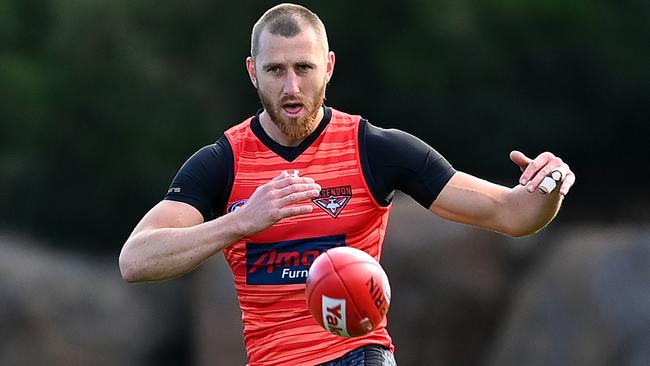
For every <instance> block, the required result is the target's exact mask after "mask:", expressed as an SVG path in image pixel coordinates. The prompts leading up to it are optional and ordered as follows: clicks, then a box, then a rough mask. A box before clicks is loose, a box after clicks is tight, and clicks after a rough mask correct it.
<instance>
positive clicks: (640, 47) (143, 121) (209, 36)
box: [0, 0, 650, 251]
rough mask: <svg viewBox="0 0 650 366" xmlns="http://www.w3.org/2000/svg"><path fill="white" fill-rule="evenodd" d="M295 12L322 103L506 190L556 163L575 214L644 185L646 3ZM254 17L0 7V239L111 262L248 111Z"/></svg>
mask: <svg viewBox="0 0 650 366" xmlns="http://www.w3.org/2000/svg"><path fill="white" fill-rule="evenodd" d="M302 3H303V4H305V5H307V6H308V7H310V8H311V9H312V10H314V11H315V12H316V13H318V14H319V15H320V16H321V18H322V19H323V20H324V22H325V24H326V26H327V28H328V33H329V40H330V46H331V48H332V49H333V50H334V51H335V52H336V53H337V64H336V72H335V76H334V78H333V79H332V82H331V84H330V86H329V88H328V102H327V103H328V104H329V105H332V106H334V107H336V108H340V109H342V110H345V111H347V112H350V113H359V114H363V115H364V116H365V117H367V118H369V119H370V121H371V122H372V123H374V124H376V125H379V126H383V127H396V128H401V129H404V130H406V131H409V132H411V133H413V134H415V135H417V136H419V137H420V138H422V139H423V140H425V141H427V142H428V143H430V144H431V145H432V146H434V147H436V148H437V149H438V150H439V151H441V152H442V153H443V154H444V155H445V156H446V157H447V158H448V159H449V160H450V161H451V162H452V163H453V164H454V165H455V166H456V167H457V168H458V169H461V170H464V171H468V172H471V173H474V174H476V175H479V176H483V177H486V178H490V179H494V180H497V181H499V182H502V183H506V184H514V182H516V178H517V171H516V168H514V166H513V165H512V164H511V163H510V162H509V161H508V158H507V156H508V153H509V151H510V150H511V149H515V148H517V149H520V150H522V151H524V152H526V153H528V154H529V155H536V154H537V153H539V152H541V151H544V150H550V151H553V152H556V153H557V154H558V155H561V156H562V157H563V158H565V160H567V161H568V162H570V163H571V164H572V166H573V168H574V170H575V171H576V173H577V175H578V182H577V185H576V187H575V190H574V192H573V193H572V197H575V198H572V201H573V202H572V205H574V206H573V207H574V208H573V211H572V212H573V217H576V218H577V217H583V218H584V217H590V218H598V216H599V215H600V214H602V213H603V212H604V211H605V210H606V209H608V208H610V209H611V210H613V211H614V212H617V213H619V214H623V215H624V214H625V208H621V207H615V205H616V204H617V202H618V204H620V202H622V201H620V200H619V198H620V196H621V195H624V194H627V195H630V196H634V195H637V197H643V196H642V195H643V184H638V183H637V184H634V183H630V182H628V179H623V178H622V177H621V178H617V179H608V175H609V174H611V172H612V171H613V170H618V171H620V172H623V173H622V175H624V176H627V172H631V174H633V177H634V178H632V179H633V180H634V181H637V182H638V181H643V179H639V178H638V177H637V176H636V175H634V174H636V172H637V171H639V168H645V171H646V173H643V172H642V177H641V178H645V177H647V163H646V160H645V159H644V158H643V156H644V155H645V151H644V149H642V146H644V145H645V144H646V143H647V140H648V136H650V134H649V133H648V132H649V131H648V122H649V118H648V116H650V103H649V101H650V97H649V96H650V68H649V67H648V64H650V42H649V41H650V39H649V38H648V35H649V34H650V2H647V1H640V0H638V1H619V2H609V1H604V0H596V1H582V0H578V1H571V2H566V1H558V0H544V1H538V0H529V1H513V0H495V1H491V2H480V1H468V0H438V1H425V0H410V1H404V2H395V1H386V2H376V1H372V2H371V1H355V2H350V1H339V0H331V1H327V2H322V1H319V2H317V1H313V2H302ZM272 5H274V3H272V2H268V1H254V2H246V3H244V2H215V1H207V0H190V1H183V2H180V1H176V2H158V1H155V2H154V1H150V0H143V1H133V2H130V1H117V0H110V1H109V0H92V1H87V0H84V1H82V0H57V1H54V0H0V47H1V48H0V123H1V124H0V126H1V127H0V185H1V186H2V193H0V205H1V207H2V213H1V214H0V225H2V226H3V227H5V228H9V229H16V230H24V231H29V232H33V233H35V234H38V235H42V236H46V237H48V238H54V239H56V241H58V242H59V243H61V244H65V245H72V246H77V247H80V248H86V249H88V250H101V251H106V250H110V251H116V250H119V248H120V247H121V244H122V243H123V241H124V240H125V239H126V237H127V236H128V234H129V232H130V230H131V229H132V228H133V226H134V225H135V224H136V223H137V221H138V219H139V218H140V217H141V216H142V215H143V214H144V213H145V212H146V211H147V210H148V209H149V208H150V207H151V206H152V205H153V204H155V203H156V202H157V201H158V200H159V199H160V198H161V197H162V196H163V194H164V193H165V192H166V188H167V185H168V184H169V182H170V180H171V179H172V177H173V176H174V174H175V172H176V171H177V169H178V168H179V167H180V165H181V164H182V163H183V161H184V160H185V159H186V158H187V157H188V156H189V155H191V154H192V153H193V152H194V151H195V150H196V149H198V148H199V147H201V146H203V145H206V144H209V143H211V142H212V141H214V140H216V139H217V138H218V137H219V136H220V135H221V133H222V132H223V131H224V130H225V129H226V128H227V127H228V126H230V125H233V124H235V123H236V122H239V121H240V120H242V119H243V118H245V117H247V116H249V115H251V114H253V113H254V112H255V111H256V110H257V108H259V101H258V100H257V95H256V93H255V91H254V89H253V88H252V87H251V85H250V82H249V80H248V77H247V75H246V72H245V68H244V59H245V57H246V56H247V55H248V49H249V42H250V30H251V28H252V25H253V23H254V22H255V21H256V20H257V18H258V17H259V16H260V15H261V14H262V12H263V11H264V10H266V9H267V8H268V7H270V6H272ZM642 170H643V169H642ZM603 193H605V195H603ZM645 198H646V201H647V197H645ZM578 208H581V209H578ZM592 208H598V209H599V210H601V209H602V210H603V212H599V211H598V210H595V211H594V210H592ZM610 216H611V215H610ZM610 216H606V218H607V219H610V218H611V217H610Z"/></svg>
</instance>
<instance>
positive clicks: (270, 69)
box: [266, 65, 281, 75]
mask: <svg viewBox="0 0 650 366" xmlns="http://www.w3.org/2000/svg"><path fill="white" fill-rule="evenodd" d="M280 71H281V69H280V66H277V65H272V66H267V67H266V72H268V73H270V74H274V75H275V74H279V73H280Z"/></svg>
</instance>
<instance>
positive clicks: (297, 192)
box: [120, 4, 575, 365]
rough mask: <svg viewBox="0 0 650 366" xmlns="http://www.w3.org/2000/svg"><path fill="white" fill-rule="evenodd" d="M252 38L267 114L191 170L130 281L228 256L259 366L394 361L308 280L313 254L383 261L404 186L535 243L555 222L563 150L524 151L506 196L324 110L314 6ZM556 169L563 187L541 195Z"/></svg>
mask: <svg viewBox="0 0 650 366" xmlns="http://www.w3.org/2000/svg"><path fill="white" fill-rule="evenodd" d="M251 38H252V39H251V56H250V57H248V58H247V59H246V68H247V70H248V74H249V76H250V79H251V82H252V83H253V85H254V86H255V88H256V89H257V91H258V94H259V96H260V100H261V102H262V105H263V107H264V109H263V110H262V111H261V112H260V113H258V114H257V115H255V116H253V117H250V118H248V119H246V120H245V121H244V122H242V123H240V124H238V125H236V126H234V127H232V128H230V129H229V130H228V131H226V132H225V134H224V135H225V136H224V137H222V138H220V139H219V140H218V141H217V142H216V143H215V144H213V145H209V146H206V147H204V148H203V149H201V150H199V151H198V152H197V153H196V154H194V155H193V156H192V157H191V158H190V159H189V160H188V161H187V162H186V163H185V164H184V165H183V167H182V168H181V169H180V171H179V172H178V174H177V175H176V177H175V178H174V181H173V182H172V185H171V188H170V190H169V192H168V194H167V196H166V197H165V199H164V200H163V201H161V202H160V203H158V204H157V205H156V206H155V207H153V208H152V209H151V211H149V212H148V213H147V214H146V215H145V216H144V217H143V218H142V220H141V221H140V223H139V224H138V225H137V226H136V228H135V230H134V231H133V233H132V234H131V236H130V237H129V238H128V240H127V241H126V243H125V244H124V248H123V249H122V253H121V255H120V269H121V271H122V275H123V277H124V278H125V279H126V280H127V281H129V282H140V281H152V280H164V279H168V278H172V277H176V276H180V275H183V274H185V273H188V272H190V271H192V270H193V269H194V268H196V267H197V266H199V265H200V264H201V263H202V262H203V261H205V260H206V259H208V258H209V257H211V256H212V255H214V254H215V253H218V252H221V251H223V253H224V256H225V258H226V260H227V261H228V263H229V265H230V267H231V269H232V271H233V277H234V280H235V286H236V288H237V295H238V298H239V303H240V306H241V309H242V313H243V321H244V338H245V344H246V349H247V353H248V358H249V364H250V365H315V364H327V365H347V364H364V365H394V364H395V361H394V358H393V355H392V351H393V349H394V347H393V344H392V342H391V338H390V336H389V335H388V333H387V331H386V328H385V324H382V325H380V326H379V327H378V328H377V329H375V330H374V331H372V332H371V333H369V334H368V335H366V336H363V337H358V338H343V337H339V336H335V335H332V334H329V333H327V332H325V331H324V330H323V329H322V328H320V327H319V326H318V325H317V324H316V322H315V321H314V320H313V319H312V318H311V316H310V314H309V312H308V310H307V308H306V304H305V299H304V287H305V286H304V283H305V276H304V273H305V269H307V268H308V267H309V265H310V264H311V262H313V259H314V258H315V255H317V254H318V253H321V252H323V251H325V250H327V249H329V248H332V247H335V246H340V245H347V246H352V247H356V248H359V249H362V250H365V251H366V252H368V253H369V254H370V255H372V256H374V257H375V258H377V259H378V260H379V259H380V255H381V249H382V242H383V238H384V232H385V228H386V223H387V219H388V214H389V209H390V202H391V198H392V194H393V192H394V190H395V189H399V190H402V191H404V192H405V193H407V194H409V195H410V196H411V197H413V198H414V199H415V200H416V201H417V202H419V203H420V204H422V205H423V206H425V207H426V208H428V209H430V210H431V211H432V212H433V213H435V214H437V215H439V216H441V217H443V218H446V219H449V220H453V221H456V222H462V223H466V224H469V225H474V226H477V227H481V228H485V229H488V230H493V231H497V232H501V233H504V234H508V235H512V236H522V235H528V234H531V233H534V232H536V231H538V230H540V229H541V228H543V227H544V226H545V225H546V224H547V223H548V222H550V221H551V220H552V219H553V217H554V216H555V215H556V213H557V211H558V209H559V207H560V203H561V201H562V197H563V196H564V195H566V194H567V193H568V191H569V188H570V187H571V185H572V184H573V182H574V179H575V178H574V175H573V173H572V172H571V171H570V170H569V168H568V166H567V165H566V164H565V163H564V162H562V160H561V159H559V158H557V157H555V156H554V155H553V154H550V153H543V154H541V155H539V156H538V157H536V158H535V159H533V160H531V159H529V158H527V157H526V156H524V155H523V154H522V153H520V152H516V151H513V152H512V153H511V155H510V158H511V159H512V160H513V162H514V163H515V164H517V165H518V166H519V167H520V168H521V169H522V171H523V174H522V176H521V179H520V182H519V183H520V184H519V185H517V186H516V187H514V188H506V187H503V186H499V185H496V184H492V183H490V182H487V181H485V180H482V179H479V178H476V177H473V176H471V175H469V174H465V173H462V172H457V171H455V170H454V169H453V168H452V167H451V165H450V164H449V163H448V162H447V161H446V160H445V159H444V158H443V157H442V156H441V155H440V154H438V152H436V151H435V150H434V149H433V148H431V147H430V146H428V145H426V144H425V143H424V142H422V141H421V140H419V139H417V138H415V137H413V136H411V135H409V134H406V133H404V132H401V131H398V130H384V129H381V128H377V127H374V126H372V125H370V124H369V123H368V122H367V121H365V120H363V119H361V118H360V117H359V116H352V115H348V114H345V113H343V112H339V111H337V110H335V109H333V108H329V107H326V106H324V105H323V100H324V97H325V87H326V85H327V83H328V81H329V80H330V78H331V77H332V73H333V71H334V63H335V56H334V53H333V52H331V51H329V47H328V43H327V35H326V32H325V27H324V26H323V23H322V22H321V21H320V19H319V18H318V17H317V16H316V15H315V14H313V13H312V12H311V11H309V10H307V9H306V8H304V7H301V6H298V5H292V4H281V5H278V6H276V7H274V8H272V9H270V10H268V11H267V12H266V13H265V14H264V15H263V16H262V17H261V18H260V20H259V21H258V22H257V23H256V24H255V26H254V28H253V32H252V37H251ZM553 171H559V172H560V175H561V176H562V177H560V179H558V181H560V182H561V183H559V187H558V189H555V190H553V191H551V192H550V193H549V194H542V193H539V191H538V188H539V187H540V183H541V182H542V180H543V179H544V177H546V176H547V175H549V174H550V173H551V172H553ZM355 362H357V363H355ZM364 362H365V363H364Z"/></svg>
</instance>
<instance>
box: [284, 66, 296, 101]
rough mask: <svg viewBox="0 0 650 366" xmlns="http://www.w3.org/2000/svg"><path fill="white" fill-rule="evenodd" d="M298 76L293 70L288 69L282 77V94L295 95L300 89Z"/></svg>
mask: <svg viewBox="0 0 650 366" xmlns="http://www.w3.org/2000/svg"><path fill="white" fill-rule="evenodd" d="M298 82H299V78H298V75H296V73H295V72H294V71H293V70H290V71H289V72H287V73H286V77H285V79H284V94H286V95H295V94H298V92H299V91H300V86H299V85H298Z"/></svg>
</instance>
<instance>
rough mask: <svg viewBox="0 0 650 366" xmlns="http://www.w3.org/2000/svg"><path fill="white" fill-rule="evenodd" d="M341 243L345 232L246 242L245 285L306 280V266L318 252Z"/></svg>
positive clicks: (287, 283) (308, 265)
mask: <svg viewBox="0 0 650 366" xmlns="http://www.w3.org/2000/svg"><path fill="white" fill-rule="evenodd" d="M344 245H345V235H335V236H324V237H319V238H306V239H297V240H286V241H280V242H276V243H246V283H247V284H248V285H289V284H301V283H305V282H306V281H307V275H308V274H309V267H310V266H311V264H312V263H313V262H314V260H315V259H316V257H318V256H319V255H321V253H323V252H325V251H326V250H328V249H330V248H334V247H339V246H344Z"/></svg>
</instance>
